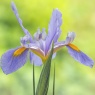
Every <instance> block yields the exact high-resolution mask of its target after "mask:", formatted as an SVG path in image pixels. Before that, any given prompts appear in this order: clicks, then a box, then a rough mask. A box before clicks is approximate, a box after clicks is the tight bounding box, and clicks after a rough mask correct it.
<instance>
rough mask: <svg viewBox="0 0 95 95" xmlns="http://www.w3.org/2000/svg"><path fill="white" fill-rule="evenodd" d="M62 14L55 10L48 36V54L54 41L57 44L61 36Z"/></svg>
mask: <svg viewBox="0 0 95 95" xmlns="http://www.w3.org/2000/svg"><path fill="white" fill-rule="evenodd" d="M61 17H62V14H61V12H60V11H59V10H58V9H55V10H54V11H53V13H52V17H51V20H50V24H49V30H48V35H47V38H46V49H45V52H46V53H47V52H48V50H49V49H50V46H51V43H52V41H54V42H56V41H57V40H58V38H59V36H60V33H61V30H60V26H61V24H62V18H61Z"/></svg>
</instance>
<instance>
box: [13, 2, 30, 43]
mask: <svg viewBox="0 0 95 95" xmlns="http://www.w3.org/2000/svg"><path fill="white" fill-rule="evenodd" d="M11 6H12V10H13V12H14V14H15V15H16V18H17V20H18V22H19V24H20V26H21V28H22V30H23V31H24V33H25V34H26V35H29V36H30V38H31V42H32V37H31V35H30V33H29V32H28V30H27V29H25V28H24V26H23V24H22V20H21V19H20V17H19V14H18V11H17V8H16V5H15V4H14V2H12V3H11Z"/></svg>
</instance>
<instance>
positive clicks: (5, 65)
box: [1, 2, 94, 74]
mask: <svg viewBox="0 0 95 95" xmlns="http://www.w3.org/2000/svg"><path fill="white" fill-rule="evenodd" d="M11 5H12V10H13V12H14V14H15V15H16V18H17V20H18V22H19V24H20V26H21V28H22V29H23V31H24V33H25V36H24V37H21V46H19V47H17V48H14V49H10V50H8V51H7V52H5V53H4V54H3V55H2V57H1V68H2V70H3V72H4V73H5V74H10V73H12V72H14V71H16V70H18V69H19V68H21V67H22V66H23V65H24V64H25V63H26V61H27V57H28V56H29V58H30V62H31V63H34V64H35V65H36V66H40V65H42V64H43V63H44V62H45V61H46V60H47V58H48V56H49V54H50V51H51V46H52V42H54V54H53V58H54V57H55V56H56V51H58V50H59V49H61V48H62V47H64V46H66V47H67V48H68V52H69V54H70V55H71V56H72V57H73V58H74V59H75V60H77V61H78V62H80V63H82V64H84V65H86V66H90V67H92V66H93V64H94V62H93V60H92V59H91V58H89V57H88V56H87V55H86V54H84V53H83V52H82V51H80V50H79V49H78V48H77V47H76V46H75V45H73V44H71V43H72V41H73V40H74V38H75V33H74V32H69V33H68V35H67V37H66V40H64V41H61V42H58V38H59V36H60V34H61V30H60V26H61V24H62V14H61V12H60V11H59V10H58V9H55V10H53V12H52V16H51V20H50V23H49V28H48V34H46V31H45V29H42V31H40V29H38V30H37V32H36V33H35V34H34V36H33V37H32V36H31V34H30V33H29V32H28V30H27V29H25V28H24V26H23V24H22V20H21V19H20V17H19V14H18V11H17V8H16V6H15V4H14V3H13V2H12V4H11Z"/></svg>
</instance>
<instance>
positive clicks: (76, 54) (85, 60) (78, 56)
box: [67, 46, 94, 67]
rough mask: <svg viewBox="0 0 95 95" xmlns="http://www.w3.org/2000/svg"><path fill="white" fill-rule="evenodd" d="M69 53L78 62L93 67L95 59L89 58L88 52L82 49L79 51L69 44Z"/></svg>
mask: <svg viewBox="0 0 95 95" xmlns="http://www.w3.org/2000/svg"><path fill="white" fill-rule="evenodd" d="M67 48H68V52H69V54H70V55H71V56H72V57H73V58H74V59H75V60H77V61H78V62H80V63H82V64H84V65H86V66H89V67H93V64H94V61H93V60H92V59H91V58H89V57H88V56H87V55H86V54H84V53H83V52H82V51H77V50H76V49H75V48H74V49H73V48H72V47H71V46H67Z"/></svg>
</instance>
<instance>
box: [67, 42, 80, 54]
mask: <svg viewBox="0 0 95 95" xmlns="http://www.w3.org/2000/svg"><path fill="white" fill-rule="evenodd" d="M68 46H69V47H71V48H72V49H74V50H76V51H78V52H80V50H79V48H78V47H76V46H75V45H73V44H71V43H70V44H68Z"/></svg>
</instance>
